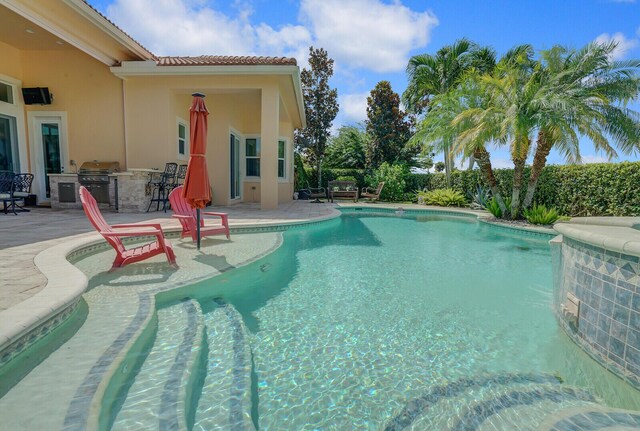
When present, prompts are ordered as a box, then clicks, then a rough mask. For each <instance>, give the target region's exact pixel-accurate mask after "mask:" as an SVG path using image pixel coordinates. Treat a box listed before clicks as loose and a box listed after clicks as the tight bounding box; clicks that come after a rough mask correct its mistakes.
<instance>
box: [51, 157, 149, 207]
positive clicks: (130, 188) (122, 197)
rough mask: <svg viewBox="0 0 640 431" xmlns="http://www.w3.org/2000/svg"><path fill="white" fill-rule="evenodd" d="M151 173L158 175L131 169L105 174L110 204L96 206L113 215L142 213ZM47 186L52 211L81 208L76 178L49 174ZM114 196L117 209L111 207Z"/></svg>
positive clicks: (78, 185) (67, 174) (147, 203)
mask: <svg viewBox="0 0 640 431" xmlns="http://www.w3.org/2000/svg"><path fill="white" fill-rule="evenodd" d="M153 172H158V171H157V170H155V169H142V168H140V169H135V168H134V169H129V170H127V171H126V172H114V173H113V174H109V179H110V181H109V202H111V204H110V205H109V204H100V208H101V209H103V210H111V211H116V208H117V211H118V212H123V213H142V212H145V211H146V210H147V207H148V206H149V201H150V199H151V195H150V190H148V188H147V183H148V182H149V175H150V174H151V173H153ZM49 182H50V184H51V207H52V208H61V209H62V208H82V203H81V202H80V195H79V189H80V183H79V182H78V175H77V174H69V173H66V174H49ZM59 184H61V185H59ZM116 188H117V192H116ZM61 193H62V196H61ZM116 195H117V198H118V205H117V206H116V205H115V202H116Z"/></svg>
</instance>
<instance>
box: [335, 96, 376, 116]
mask: <svg viewBox="0 0 640 431" xmlns="http://www.w3.org/2000/svg"><path fill="white" fill-rule="evenodd" d="M368 96H369V93H355V94H345V95H344V96H340V97H339V104H340V113H341V114H343V115H344V118H345V119H346V120H347V122H354V123H357V122H361V121H364V120H365V119H366V118H367V97H368Z"/></svg>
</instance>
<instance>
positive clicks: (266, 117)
mask: <svg viewBox="0 0 640 431" xmlns="http://www.w3.org/2000/svg"><path fill="white" fill-rule="evenodd" d="M279 111H280V91H279V89H278V87H277V85H276V84H275V83H274V84H272V85H268V86H264V87H262V111H261V115H260V118H261V122H260V139H261V143H260V207H261V208H262V209H263V210H266V209H275V208H278V128H279V127H280V112H279Z"/></svg>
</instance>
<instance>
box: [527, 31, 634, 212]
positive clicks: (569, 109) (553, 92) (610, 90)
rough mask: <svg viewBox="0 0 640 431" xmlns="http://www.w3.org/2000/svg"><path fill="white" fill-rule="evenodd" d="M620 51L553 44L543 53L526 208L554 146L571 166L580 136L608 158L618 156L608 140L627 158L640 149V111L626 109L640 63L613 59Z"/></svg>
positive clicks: (611, 47) (599, 46) (610, 45)
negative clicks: (571, 47) (543, 74)
mask: <svg viewBox="0 0 640 431" xmlns="http://www.w3.org/2000/svg"><path fill="white" fill-rule="evenodd" d="M616 47H617V44H616V43H615V42H610V43H605V44H601V43H591V44H589V45H587V46H586V47H584V48H582V49H580V50H577V51H576V50H569V49H566V48H563V47H560V46H555V47H553V48H552V49H550V50H548V51H543V52H542V54H541V62H542V64H543V65H544V68H545V72H546V76H545V78H546V82H545V84H546V85H545V87H544V90H545V91H543V92H542V94H541V97H540V100H539V106H538V108H539V109H538V113H537V116H538V119H537V126H538V132H537V140H536V150H535V154H534V156H533V165H532V167H531V176H530V177H529V182H528V184H527V192H526V195H525V198H524V202H523V206H524V207H527V206H529V205H530V204H531V201H532V200H533V195H534V193H535V191H536V187H537V184H538V179H539V177H540V174H541V172H542V169H543V168H544V166H545V164H546V161H547V156H548V155H549V152H550V151H551V149H552V148H553V147H556V148H557V149H558V150H559V151H560V153H561V154H563V155H564V156H565V158H566V159H567V160H568V161H569V162H579V161H580V146H579V139H578V136H579V135H585V136H587V137H589V139H590V140H591V141H592V142H593V145H594V147H595V148H596V150H598V151H602V152H604V153H605V154H606V155H607V156H609V158H614V157H616V156H617V153H616V151H615V149H614V148H613V147H612V146H611V143H610V138H612V140H613V142H614V144H615V145H616V146H618V147H619V149H620V150H621V151H622V152H623V153H625V154H631V153H633V152H636V151H640V113H638V112H637V111H634V110H632V109H630V108H628V107H627V106H626V104H627V102H629V101H632V100H634V99H635V98H637V97H638V95H639V94H640V60H628V61H616V60H613V51H614V50H615V49H616Z"/></svg>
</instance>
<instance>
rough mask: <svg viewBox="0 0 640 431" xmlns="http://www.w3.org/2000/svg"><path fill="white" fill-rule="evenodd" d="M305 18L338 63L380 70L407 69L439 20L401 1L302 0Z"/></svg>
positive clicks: (317, 41) (301, 7) (301, 6)
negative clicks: (413, 51)
mask: <svg viewBox="0 0 640 431" xmlns="http://www.w3.org/2000/svg"><path fill="white" fill-rule="evenodd" d="M300 19H301V21H302V22H304V23H308V25H309V26H310V28H311V30H312V32H313V33H314V36H315V39H316V44H317V45H318V46H319V47H323V48H325V49H326V50H327V51H328V53H329V56H331V57H332V58H334V59H335V60H336V62H337V63H342V64H344V65H346V66H347V67H350V68H365V69H370V70H373V71H376V72H392V71H400V70H403V69H404V68H405V67H406V65H407V61H408V58H409V52H410V51H411V50H413V49H416V48H423V47H424V46H426V45H427V43H429V38H430V33H431V30H432V29H433V27H435V26H436V25H438V19H437V18H436V17H435V15H433V14H432V13H431V12H415V11H413V10H411V9H409V8H408V7H406V6H404V5H403V4H402V3H401V2H400V1H399V0H396V1H394V2H393V3H392V4H386V3H383V2H382V1H379V0H302V2H301V5H300Z"/></svg>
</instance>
